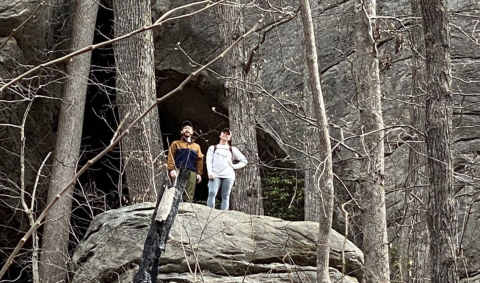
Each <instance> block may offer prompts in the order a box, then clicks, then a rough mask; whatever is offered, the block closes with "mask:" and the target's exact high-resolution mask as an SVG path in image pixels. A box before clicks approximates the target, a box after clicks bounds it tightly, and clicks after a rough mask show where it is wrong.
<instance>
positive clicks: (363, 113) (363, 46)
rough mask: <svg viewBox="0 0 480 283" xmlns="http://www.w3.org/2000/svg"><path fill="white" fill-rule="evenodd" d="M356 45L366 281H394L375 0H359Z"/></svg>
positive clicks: (356, 6)
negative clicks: (388, 237) (386, 195)
mask: <svg viewBox="0 0 480 283" xmlns="http://www.w3.org/2000/svg"><path fill="white" fill-rule="evenodd" d="M354 9H355V17H356V29H355V34H354V36H355V44H356V48H357V50H356V53H355V59H354V63H353V67H354V78H355V83H356V87H357V101H358V108H359V111H360V124H361V131H362V132H361V134H362V135H361V140H360V141H361V143H362V144H361V146H362V148H363V161H362V172H361V176H360V192H359V196H360V202H359V203H360V204H362V205H363V206H362V207H361V216H360V217H361V223H362V230H363V231H362V233H363V241H362V245H363V248H362V251H363V252H364V255H365V281H366V282H382V283H383V282H390V268H389V255H388V240H387V223H386V209H385V187H384V179H385V175H384V144H383V137H384V132H383V116H382V103H381V90H380V76H379V67H378V53H377V46H376V42H375V38H374V35H373V29H374V25H375V23H374V18H375V17H376V1H375V0H364V1H362V0H357V1H355V8H354Z"/></svg>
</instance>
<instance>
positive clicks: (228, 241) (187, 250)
mask: <svg viewBox="0 0 480 283" xmlns="http://www.w3.org/2000/svg"><path fill="white" fill-rule="evenodd" d="M153 208H154V204H153V203H142V204H138V205H132V206H128V207H124V208H121V209H117V210H111V211H107V212H105V213H103V214H101V215H99V216H97V217H96V218H95V219H94V220H93V221H92V223H91V225H90V228H89V229H88V232H87V234H86V235H85V238H84V240H83V241H82V242H81V243H80V245H79V246H78V247H77V249H76V250H75V253H74V255H73V263H74V265H75V271H74V273H75V276H74V278H73V281H72V282H73V283H80V282H82V283H84V282H112V283H113V282H130V281H129V280H131V279H132V278H133V274H134V272H135V270H136V268H138V264H139V261H140V257H141V253H142V249H143V244H144V241H145V238H146V235H147V231H148V229H149V226H150V225H149V224H150V217H151V214H152V212H153ZM317 231H318V223H314V222H288V221H283V220H280V219H276V218H272V217H267V216H252V215H247V214H244V213H241V212H236V211H226V212H225V211H220V210H212V209H210V208H208V207H207V206H203V205H198V204H190V203H181V204H180V208H179V213H178V215H177V218H176V219H175V223H174V225H173V226H172V230H171V231H170V236H169V240H168V242H167V249H166V252H165V254H164V255H162V257H161V259H160V269H159V279H161V280H167V279H168V280H171V281H169V282H194V278H196V280H197V281H195V282H242V280H243V278H246V282H309V281H308V280H311V281H310V282H313V281H315V280H313V279H315V278H316V271H315V266H316V244H315V243H316V234H317ZM342 251H343V254H342ZM342 256H344V258H345V270H346V272H347V273H348V274H349V276H347V277H346V278H345V282H358V281H357V280H358V278H361V276H362V270H361V268H362V262H363V253H362V252H361V251H360V250H359V249H358V248H357V247H356V246H355V245H353V244H352V243H351V242H350V241H348V240H345V238H344V237H343V236H341V235H340V234H338V233H337V232H335V231H332V236H331V252H330V266H331V272H330V274H331V277H332V279H333V278H337V279H338V278H340V277H341V272H340V271H341V270H342ZM339 270H340V271H339ZM300 278H301V279H302V280H304V281H301V280H300ZM307 278H308V280H306V279H307ZM291 280H293V281H291Z"/></svg>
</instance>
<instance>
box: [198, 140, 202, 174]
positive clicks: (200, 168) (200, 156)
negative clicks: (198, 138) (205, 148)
mask: <svg viewBox="0 0 480 283" xmlns="http://www.w3.org/2000/svg"><path fill="white" fill-rule="evenodd" d="M197 148H198V149H197V174H198V175H202V173H203V153H202V149H201V148H200V146H199V145H197Z"/></svg>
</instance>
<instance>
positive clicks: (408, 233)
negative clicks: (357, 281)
mask: <svg viewBox="0 0 480 283" xmlns="http://www.w3.org/2000/svg"><path fill="white" fill-rule="evenodd" d="M410 5H411V7H412V14H413V16H414V17H420V15H421V13H420V3H419V0H410ZM424 43H425V42H424V39H423V30H422V27H421V25H415V26H413V27H412V28H411V29H410V49H411V51H412V92H411V102H412V103H411V105H410V125H411V126H412V127H413V128H414V130H410V137H411V141H412V142H411V143H409V154H408V168H409V170H408V176H407V179H406V182H405V203H404V205H405V209H404V212H405V215H404V216H403V217H404V220H403V223H402V225H401V227H402V228H401V229H402V230H401V233H400V242H399V247H398V249H399V255H400V262H401V280H404V281H405V282H416V283H417V282H420V283H421V282H427V281H428V282H430V268H431V265H430V246H429V245H430V244H429V242H430V236H429V233H428V229H425V224H426V223H427V219H426V218H427V213H426V211H427V202H428V198H427V190H426V187H427V184H428V183H427V181H428V180H427V179H426V177H425V176H426V174H427V172H426V162H427V159H426V158H425V156H426V155H427V148H426V145H425V139H424V136H423V133H425V95H424V94H425V93H424V92H425V59H424V53H425V48H424V47H425V45H424Z"/></svg>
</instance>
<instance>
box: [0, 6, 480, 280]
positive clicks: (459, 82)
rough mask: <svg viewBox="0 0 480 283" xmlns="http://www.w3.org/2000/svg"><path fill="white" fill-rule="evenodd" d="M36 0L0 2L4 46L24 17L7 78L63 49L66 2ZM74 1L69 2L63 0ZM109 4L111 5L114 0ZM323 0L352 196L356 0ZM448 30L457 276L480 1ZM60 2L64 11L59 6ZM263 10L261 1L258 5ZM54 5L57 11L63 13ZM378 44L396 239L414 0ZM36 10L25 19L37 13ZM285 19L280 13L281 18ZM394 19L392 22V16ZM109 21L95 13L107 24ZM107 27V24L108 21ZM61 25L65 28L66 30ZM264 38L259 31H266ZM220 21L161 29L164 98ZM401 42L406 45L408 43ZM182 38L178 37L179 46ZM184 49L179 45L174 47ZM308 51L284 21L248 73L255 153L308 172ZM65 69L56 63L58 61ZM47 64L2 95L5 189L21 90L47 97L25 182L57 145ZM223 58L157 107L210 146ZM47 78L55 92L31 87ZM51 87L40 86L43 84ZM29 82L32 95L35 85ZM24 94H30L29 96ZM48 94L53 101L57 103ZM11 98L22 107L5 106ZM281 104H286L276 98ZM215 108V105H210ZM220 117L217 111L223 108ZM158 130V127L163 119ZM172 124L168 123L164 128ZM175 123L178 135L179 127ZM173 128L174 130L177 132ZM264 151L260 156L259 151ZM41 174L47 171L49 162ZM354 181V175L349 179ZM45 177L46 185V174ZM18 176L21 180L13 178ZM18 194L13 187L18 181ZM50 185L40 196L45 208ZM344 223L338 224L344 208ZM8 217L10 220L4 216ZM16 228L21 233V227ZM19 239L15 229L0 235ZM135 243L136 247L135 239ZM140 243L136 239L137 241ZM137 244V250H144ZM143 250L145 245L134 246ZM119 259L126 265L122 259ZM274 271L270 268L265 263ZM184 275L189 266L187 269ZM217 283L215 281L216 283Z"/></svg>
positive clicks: (11, 203)
mask: <svg viewBox="0 0 480 283" xmlns="http://www.w3.org/2000/svg"><path fill="white" fill-rule="evenodd" d="M41 2H42V1H40V0H4V1H0V45H1V44H2V43H3V42H4V41H5V40H6V38H7V37H8V36H9V35H10V34H11V32H12V30H13V29H14V28H16V27H19V26H20V24H22V23H23V22H24V21H26V20H27V19H28V21H27V22H26V24H25V25H24V26H23V27H22V28H20V29H19V30H18V31H17V32H16V33H14V34H13V38H11V39H9V41H8V42H7V44H6V45H5V46H4V47H2V48H1V49H0V78H1V81H0V82H4V81H6V80H8V79H10V78H12V77H15V76H16V75H18V74H19V73H21V72H23V71H24V70H26V69H27V68H30V67H31V66H32V65H35V64H38V63H39V62H43V61H44V60H48V58H49V57H50V56H51V54H52V52H51V51H53V50H57V49H61V48H60V46H58V45H56V46H55V45H52V42H53V41H52V40H53V39H52V38H54V37H55V35H58V34H59V31H60V30H63V32H65V30H68V23H67V24H66V25H65V26H64V27H65V28H66V29H61V28H60V29H59V30H57V31H55V30H53V28H54V27H55V25H53V24H52V23H54V21H52V19H58V17H57V16H56V15H64V14H66V13H64V12H65V11H68V10H69V9H70V8H69V7H66V6H65V7H64V6H59V5H56V4H58V3H60V2H61V1H60V0H57V1H49V5H44V6H41V7H40V9H38V10H37V7H39V5H40V3H41ZM67 2H69V1H67ZM107 2H108V1H107ZM152 2H153V3H152V9H153V11H154V13H153V15H154V16H155V17H158V16H159V15H161V14H163V13H165V12H166V11H168V10H170V9H172V8H174V7H177V6H180V5H182V4H185V3H189V2H191V1H187V0H177V1H169V0H157V1H152ZM317 2H320V3H319V4H318V5H319V6H318V7H317V8H316V9H315V10H314V17H315V21H316V25H317V27H316V31H317V41H318V46H319V56H320V57H319V63H320V66H321V71H322V87H323V93H324V96H325V100H326V106H327V115H328V117H329V119H330V125H331V134H332V136H333V138H335V139H336V140H345V145H346V146H340V147H337V148H336V150H335V153H334V158H335V171H336V174H337V175H338V176H339V177H340V178H343V179H344V184H345V187H344V186H343V185H340V184H339V186H338V187H337V190H336V193H337V195H338V198H339V201H340V202H342V201H343V200H344V199H347V198H348V193H347V192H346V190H348V191H349V192H350V193H351V194H352V195H354V194H355V190H356V189H357V185H356V182H355V179H356V176H358V175H356V174H357V172H359V170H361V168H359V166H358V164H357V163H356V161H354V160H353V159H352V158H354V157H355V152H354V151H352V150H350V149H355V150H357V151H358V150H361V143H360V141H359V139H358V138H353V137H354V136H355V135H356V134H358V133H360V132H361V127H360V126H361V125H359V123H358V113H357V109H356V108H355V95H356V93H355V86H354V83H353V79H352V74H351V72H352V70H351V64H350V58H351V56H352V54H353V53H354V52H355V48H354V45H353V39H352V36H351V35H352V28H353V26H352V25H353V23H352V18H353V17H352V3H353V0H326V1H317ZM282 3H283V7H282V11H284V12H293V11H296V7H297V3H296V2H295V1H290V2H288V1H283V2H282ZM449 5H450V7H449V8H450V11H451V21H452V24H451V32H452V66H453V69H452V74H453V76H454V82H453V83H454V86H453V90H454V93H453V97H454V101H455V113H454V114H455V121H454V126H455V130H454V146H455V150H456V151H455V153H454V155H455V168H456V171H457V173H458V174H457V176H456V180H457V187H456V188H457V192H458V198H457V199H458V203H459V225H458V227H459V237H458V239H459V240H458V241H459V243H460V244H461V246H462V247H465V248H462V260H464V262H463V263H462V264H464V266H465V268H464V269H463V270H462V271H461V272H462V274H477V273H478V272H480V261H479V259H480V243H479V241H480V237H478V236H479V234H478V225H479V224H480V219H479V215H478V213H477V211H478V210H479V209H480V207H479V202H478V185H477V184H478V178H479V176H480V174H479V173H480V168H479V162H480V159H479V157H478V152H479V151H480V132H479V131H478V125H480V120H479V119H480V118H479V117H480V115H479V114H480V112H479V110H478V109H479V108H478V102H479V95H478V89H479V87H480V80H479V79H478V78H479V73H478V62H479V60H480V48H478V42H479V41H478V39H479V36H480V35H479V33H478V30H477V21H476V19H477V18H478V16H480V3H479V2H478V1H475V0H451V1H449ZM58 7H64V8H62V9H60V10H61V11H58ZM261 8H265V7H261ZM56 9H57V10H56ZM378 10H379V11H378V15H379V19H378V23H379V27H380V28H379V34H380V41H379V50H380V56H381V61H382V62H384V63H385V64H384V65H383V67H382V72H381V78H382V91H383V93H384V98H383V102H382V103H383V114H384V121H385V126H386V128H387V133H388V135H387V137H386V140H385V143H386V151H387V158H386V184H387V188H386V189H387V201H388V203H387V208H388V209H389V219H390V220H391V221H390V222H389V224H390V231H391V232H392V233H391V235H392V236H391V238H393V237H394V236H395V235H396V230H395V227H396V223H395V219H397V215H398V212H399V211H402V210H403V209H404V206H405V203H404V202H403V200H404V195H403V190H402V188H403V187H404V182H405V179H406V177H407V176H408V172H409V169H408V167H407V156H408V150H409V147H408V144H406V143H405V140H407V139H408V134H407V132H406V131H405V127H402V125H408V123H409V112H408V107H409V101H410V92H411V89H410V86H411V83H410V79H411V70H410V68H411V66H410V65H411V62H410V60H411V50H410V49H409V48H410V47H409V45H408V37H409V35H408V31H409V28H410V27H411V26H412V25H413V24H415V19H414V18H412V17H411V12H410V6H409V1H407V0H400V1H398V0H386V1H379V3H378ZM245 13H246V15H247V18H249V19H251V20H252V22H253V21H254V20H256V19H258V17H259V14H264V16H265V23H271V22H274V21H275V20H278V19H279V16H280V14H276V13H270V12H265V10H262V9H259V7H256V6H246V7H245ZM33 14H34V15H35V17H32V18H29V17H30V15H33ZM282 16H283V17H285V15H282ZM392 17H396V19H392ZM102 20H104V19H100V18H99V21H102ZM102 24H108V21H105V22H103V23H102ZM60 33H61V32H60ZM257 35H261V34H260V33H259V34H257ZM219 40H220V39H219V38H218V28H217V23H216V20H215V18H214V17H213V14H212V13H211V12H209V11H205V12H202V13H199V14H196V15H194V16H192V17H189V18H185V19H181V20H178V21H171V22H169V23H167V24H165V25H164V26H162V27H161V28H159V29H157V30H155V46H156V50H155V56H156V57H155V61H156V62H155V63H156V71H157V76H158V95H159V96H162V95H164V94H165V93H166V92H168V91H169V90H171V89H172V88H173V87H175V86H176V85H178V83H179V82H180V81H181V80H182V79H183V78H185V77H186V75H188V74H189V73H190V72H192V71H193V70H195V69H196V68H197V67H198V65H199V64H204V63H206V62H208V60H210V59H212V58H213V57H214V56H216V55H217V54H218V53H219V52H220V50H219V46H220V44H219ZM258 40H259V37H258V36H253V37H251V38H250V39H248V42H249V46H250V48H251V47H252V46H254V45H256V44H257V43H258ZM402 42H403V44H401V43H402ZM177 43H179V45H177ZM179 47H181V48H179ZM302 54H303V48H302V32H301V23H300V21H299V20H298V19H293V20H291V21H288V22H286V23H284V24H282V25H280V26H278V27H276V28H274V29H272V30H271V31H270V32H268V33H267V35H266V37H265V42H263V43H262V45H261V46H260V49H259V50H258V51H257V52H256V54H255V56H254V64H253V65H252V68H253V69H252V72H254V73H255V74H256V75H257V76H258V78H259V81H260V82H261V86H262V91H259V92H258V93H257V94H255V97H254V98H255V99H256V101H257V102H258V105H257V106H256V110H257V116H256V118H257V122H258V125H259V128H261V130H259V131H261V132H262V134H261V135H259V136H260V137H261V138H262V140H261V142H260V145H259V147H260V152H261V153H262V154H264V155H266V156H268V158H270V159H272V158H275V157H282V158H283V157H286V156H288V157H289V158H290V160H295V161H296V162H297V167H298V168H302V158H305V156H304V155H303V153H302V143H301V141H302V140H303V133H304V132H303V130H302V129H303V128H305V124H304V123H303V122H302V121H301V120H300V119H298V117H296V116H295V114H300V115H302V114H304V113H305V104H306V103H308V101H307V100H306V99H305V97H304V94H303V82H304V73H303V64H304V63H303V55H302ZM58 67H59V68H60V69H61V65H59V66H58ZM47 71H48V70H45V71H44V72H42V73H39V76H38V77H33V78H29V79H27V80H25V81H24V82H23V83H22V84H21V85H17V86H16V87H15V88H13V89H11V90H10V91H7V92H5V93H2V94H0V103H1V107H0V124H2V126H0V156H1V157H2V158H0V174H1V176H0V179H1V180H4V179H6V178H8V179H10V180H12V182H3V181H2V186H0V194H3V193H5V194H12V193H11V192H12V187H15V185H18V184H19V183H20V182H19V175H20V173H19V172H20V166H19V160H20V159H19V153H20V146H21V142H20V134H19V131H18V128H16V127H5V126H3V124H13V125H20V124H21V122H22V118H23V115H24V113H25V110H26V106H27V104H26V103H25V101H24V100H23V98H24V97H29V96H30V95H33V94H36V95H41V96H39V97H38V98H36V99H35V100H34V103H33V106H32V108H31V110H30V112H29V113H30V114H29V119H27V123H26V131H25V132H26V143H27V149H28V150H27V152H26V158H27V164H28V166H27V167H26V172H25V173H26V184H27V188H29V189H30V190H31V188H32V187H33V184H34V182H35V177H36V175H37V170H38V168H39V167H40V165H41V163H42V161H43V160H44V159H45V157H46V156H47V154H48V153H49V152H50V151H52V150H53V149H54V144H55V134H54V132H55V125H56V123H57V121H56V115H57V109H58V100H56V98H58V97H59V96H60V94H61V89H60V88H59V86H58V85H54V84H53V82H56V81H58V80H57V79H58V75H57V76H53V75H52V73H51V72H47ZM222 73H223V70H221V68H220V65H214V66H212V70H211V71H209V72H206V73H204V74H200V75H199V76H197V77H196V78H195V79H194V80H193V81H192V82H191V83H190V84H189V85H188V86H187V87H186V88H185V89H184V90H183V91H182V92H181V93H179V94H178V95H177V96H175V97H172V98H170V99H168V100H167V101H166V102H165V103H164V104H163V105H162V106H161V108H160V110H161V111H162V115H164V116H165V118H164V120H165V121H166V125H167V126H169V127H168V128H169V129H173V130H174V131H175V132H176V131H177V130H176V129H178V127H179V124H180V123H181V120H182V119H185V118H188V119H191V120H194V121H196V123H197V124H196V126H197V128H198V129H199V130H200V131H201V133H202V134H204V135H203V136H202V139H201V140H200V142H201V143H202V146H204V147H205V149H206V146H207V145H208V144H211V143H214V142H215V141H216V140H217V139H216V138H217V133H216V132H213V131H212V130H215V129H217V130H218V128H222V127H223V126H224V125H225V123H227V119H225V117H224V116H222V114H226V113H227V112H226V109H227V105H226V103H225V97H224V95H223V89H222V87H221V80H220V78H221V75H222ZM42 82H48V85H49V88H48V91H45V90H44V88H35V87H38V86H39V85H42ZM43 86H44V85H42V87H43ZM32 90H33V93H32V92H31V91H32ZM22 96H23V97H22ZM50 98H55V100H52V99H50ZM13 99H16V100H21V101H23V102H22V103H10V102H9V101H11V100H13ZM279 102H282V103H283V106H280V104H279ZM212 107H215V109H216V112H214V111H212ZM219 113H220V114H219ZM162 126H163V125H162ZM162 130H163V131H166V130H165V128H162ZM173 130H172V131H173ZM172 131H170V132H168V131H167V133H171V132H172ZM262 157H263V156H262ZM43 173H44V174H47V173H48V169H45V170H44V172H43ZM349 180H350V181H349ZM42 183H48V180H47V179H45V178H40V186H39V187H40V188H41V187H42V186H41V185H42ZM12 184H14V185H12ZM13 191H15V192H17V191H18V190H16V189H14V190H13ZM42 196H43V197H44V196H45V194H44V192H43V193H42V192H40V196H39V200H40V206H41V205H42V204H41V200H42ZM18 206H19V203H18V200H17V199H16V198H9V199H8V200H6V203H3V204H1V209H0V222H2V223H0V224H5V223H3V220H4V219H8V220H9V221H10V220H13V222H15V224H13V226H14V227H21V228H20V230H19V231H22V230H25V225H26V224H25V223H24V222H23V220H22V219H24V216H23V215H22V213H20V212H18V211H16V210H14V209H12V207H18ZM338 218H339V220H338V221H337V226H338V227H341V222H342V219H341V217H340V216H339V217H338ZM9 225H12V224H11V223H9ZM15 233H16V232H15ZM5 238H6V239H9V240H11V241H13V242H16V236H11V235H8V236H6V237H5ZM137 245H140V244H137ZM139 247H140V246H139ZM137 248H138V247H137ZM137 252H138V251H137ZM120 266H122V265H120ZM270 268H271V267H270ZM182 272H183V271H182ZM212 282H213V281H212Z"/></svg>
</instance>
